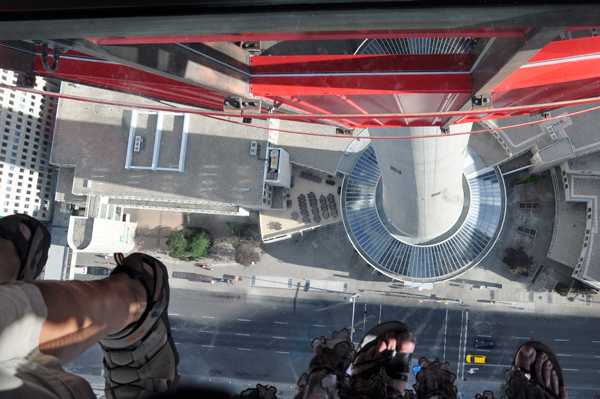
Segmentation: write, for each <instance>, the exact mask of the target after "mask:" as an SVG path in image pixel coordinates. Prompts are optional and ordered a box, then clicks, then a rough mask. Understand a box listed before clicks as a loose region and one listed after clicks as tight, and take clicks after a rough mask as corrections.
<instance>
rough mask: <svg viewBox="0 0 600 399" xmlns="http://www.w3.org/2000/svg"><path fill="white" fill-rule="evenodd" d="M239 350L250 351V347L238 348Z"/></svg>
mask: <svg viewBox="0 0 600 399" xmlns="http://www.w3.org/2000/svg"><path fill="white" fill-rule="evenodd" d="M238 349H239V350H241V351H251V350H252V349H246V348H238Z"/></svg>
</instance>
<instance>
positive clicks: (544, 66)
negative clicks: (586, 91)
mask: <svg viewBox="0 0 600 399" xmlns="http://www.w3.org/2000/svg"><path fill="white" fill-rule="evenodd" d="M597 77H600V54H598V55H596V56H589V57H586V58H575V59H569V60H563V61H560V60H558V61H556V62H547V63H540V64H526V65H524V66H522V67H521V68H519V69H518V70H517V71H516V72H515V73H513V74H512V75H511V76H509V77H508V78H507V79H506V80H504V81H503V82H502V83H501V84H499V85H498V86H497V87H496V88H495V89H494V90H492V92H493V93H495V92H499V91H505V90H515V89H521V88H525V87H535V86H548V85H553V84H560V83H565V82H577V81H580V80H585V79H593V78H597Z"/></svg>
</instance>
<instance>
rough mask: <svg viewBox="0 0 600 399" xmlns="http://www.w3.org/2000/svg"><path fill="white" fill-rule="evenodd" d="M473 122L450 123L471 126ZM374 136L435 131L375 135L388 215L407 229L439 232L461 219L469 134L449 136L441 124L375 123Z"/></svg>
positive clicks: (426, 234)
mask: <svg viewBox="0 0 600 399" xmlns="http://www.w3.org/2000/svg"><path fill="white" fill-rule="evenodd" d="M471 126H472V123H466V124H461V125H455V126H451V128H450V132H451V133H461V132H469V131H471ZM369 134H370V135H371V136H388V137H400V136H413V137H414V136H425V135H427V136H436V137H435V138H415V139H405V140H372V144H373V148H374V150H375V154H376V155H377V162H378V163H379V169H380V170H381V179H382V184H383V208H384V210H385V213H386V216H387V218H388V220H389V221H390V222H391V223H392V224H393V225H394V226H395V227H396V228H397V229H398V230H400V231H401V232H403V233H404V234H406V235H409V236H412V237H418V238H433V237H437V236H439V235H441V234H443V233H444V232H446V231H447V230H449V229H450V228H451V227H452V226H453V225H454V224H455V223H456V221H457V220H458V218H459V216H460V214H461V212H462V207H463V202H464V193H463V186H462V171H463V163H464V157H465V153H466V150H467V145H468V142H469V135H464V136H454V137H448V136H445V135H443V134H442V133H441V131H440V128H439V127H408V128H372V129H369Z"/></svg>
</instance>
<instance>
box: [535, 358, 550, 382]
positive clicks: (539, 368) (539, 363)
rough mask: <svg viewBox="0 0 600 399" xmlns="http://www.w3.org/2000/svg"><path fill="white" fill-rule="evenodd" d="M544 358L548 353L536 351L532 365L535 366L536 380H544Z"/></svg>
mask: <svg viewBox="0 0 600 399" xmlns="http://www.w3.org/2000/svg"><path fill="white" fill-rule="evenodd" d="M546 360H548V355H546V354H545V353H544V352H538V353H537V356H536V358H535V362H534V365H533V367H534V368H535V378H536V379H537V380H538V381H544V363H545V362H546ZM544 385H545V384H544Z"/></svg>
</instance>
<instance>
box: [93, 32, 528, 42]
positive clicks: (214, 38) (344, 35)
mask: <svg viewBox="0 0 600 399" xmlns="http://www.w3.org/2000/svg"><path fill="white" fill-rule="evenodd" d="M528 29H529V28H474V29H427V30H407V29H399V30H362V31H327V32H262V33H235V34H222V35H219V34H215V35H178V36H133V37H91V38H88V40H92V41H94V42H96V43H98V44H100V45H111V44H156V43H202V42H240V41H243V42H257V41H272V40H273V41H286V40H347V39H367V38H368V39H394V38H417V37H522V36H524V34H525V32H526V31H527V30H528Z"/></svg>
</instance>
